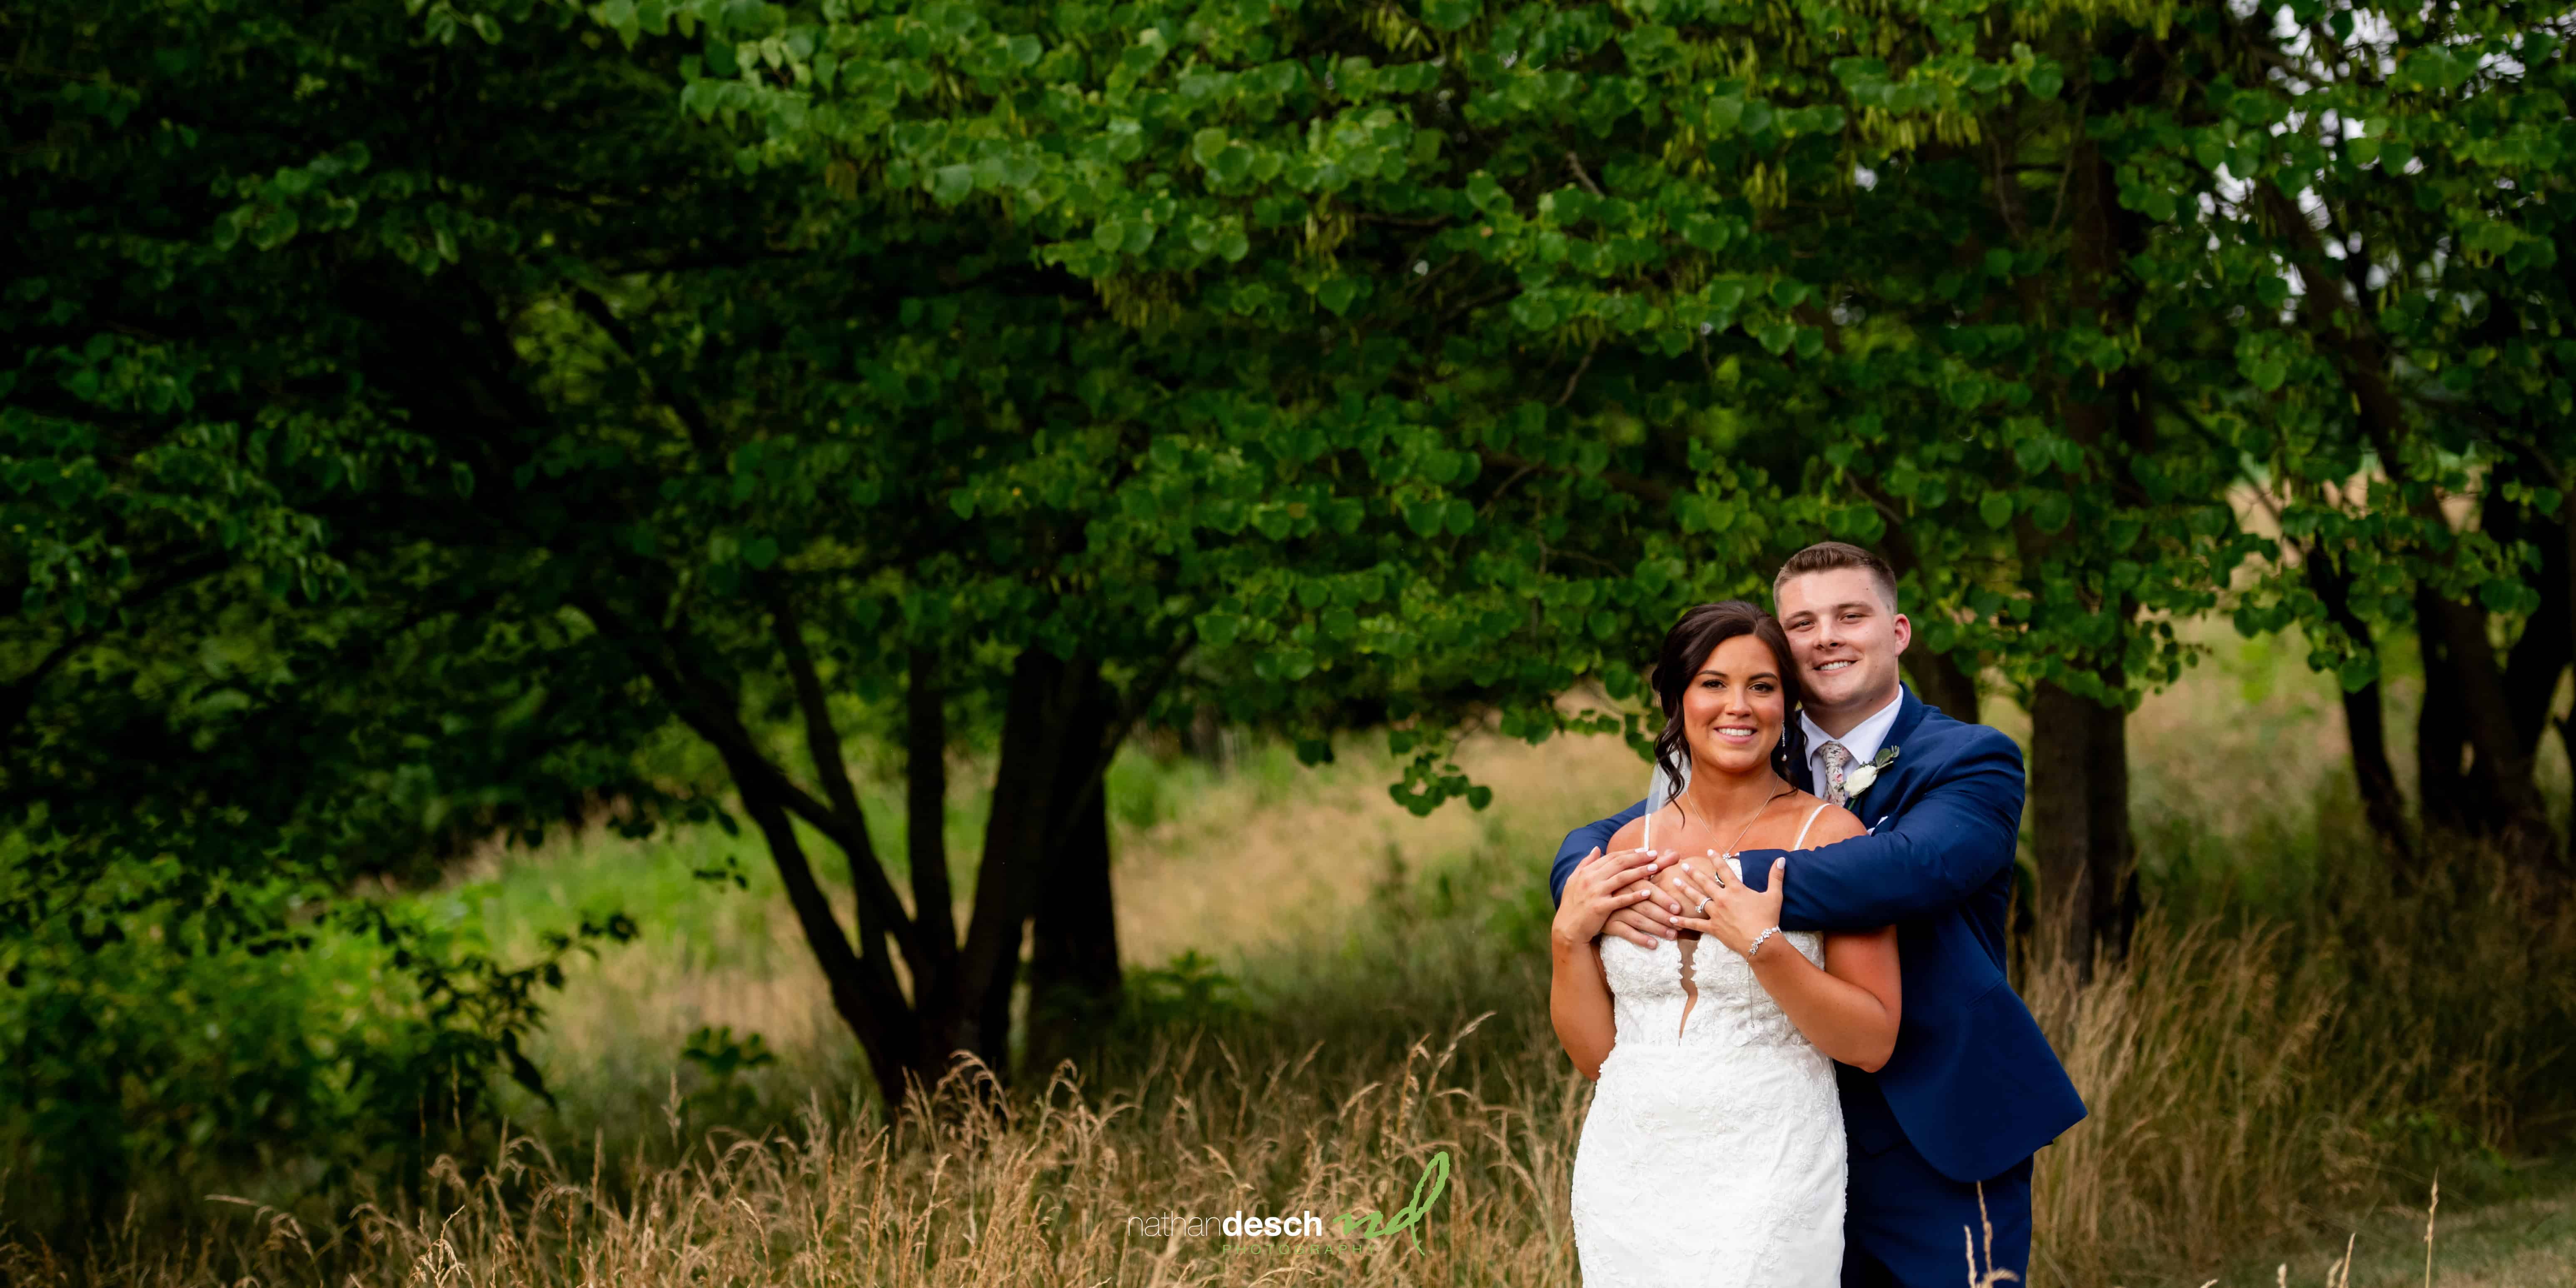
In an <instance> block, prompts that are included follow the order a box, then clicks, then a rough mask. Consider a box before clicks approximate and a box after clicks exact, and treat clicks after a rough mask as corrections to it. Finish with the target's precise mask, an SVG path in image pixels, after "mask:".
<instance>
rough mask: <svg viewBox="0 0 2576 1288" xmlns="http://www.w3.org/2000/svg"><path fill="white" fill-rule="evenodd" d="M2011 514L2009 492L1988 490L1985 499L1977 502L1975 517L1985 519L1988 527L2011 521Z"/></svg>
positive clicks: (2011, 504) (1995, 526) (2010, 495)
mask: <svg viewBox="0 0 2576 1288" xmlns="http://www.w3.org/2000/svg"><path fill="white" fill-rule="evenodd" d="M2012 516H2013V501H2012V494H2011V493H2009V492H1988V493H1986V495H1985V499H1983V500H1981V501H1979V502H1977V517H1978V518H1980V519H1983V520H1985V521H1986V526H1987V527H1989V528H2000V527H2002V526H2004V525H2005V524H2007V523H2010V522H2012Z"/></svg>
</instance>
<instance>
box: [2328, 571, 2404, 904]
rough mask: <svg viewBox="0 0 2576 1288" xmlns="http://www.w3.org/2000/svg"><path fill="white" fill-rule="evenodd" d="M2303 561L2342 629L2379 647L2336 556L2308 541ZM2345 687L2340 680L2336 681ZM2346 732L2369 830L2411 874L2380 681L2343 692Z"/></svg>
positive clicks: (2401, 796) (2360, 642) (2400, 869)
mask: <svg viewBox="0 0 2576 1288" xmlns="http://www.w3.org/2000/svg"><path fill="white" fill-rule="evenodd" d="M2303 562H2304V566H2305V570H2306V573H2307V578H2308V587H2309V589H2311V590H2313V591H2315V592H2316V595H2317V598H2318V599H2319V600H2320V601H2322V602H2323V603H2324V604H2325V608H2326V617H2327V618H2328V619H2329V620H2331V621H2333V622H2334V624H2335V625H2337V626H2339V627H2341V628H2343V632H2344V634H2346V635H2348V636H2350V637H2352V641H2353V643H2355V644H2357V645H2360V646H2361V647H2363V648H2366V649H2373V650H2376V648H2377V641H2376V639H2375V638H2374V637H2373V635H2372V632H2371V629H2370V623H2368V622H2365V621H2363V620H2362V619H2361V615H2360V614H2358V613H2356V612H2354V611H2353V608H2352V578H2351V576H2350V575H2349V574H2347V573H2345V572H2344V570H2343V569H2342V568H2340V567H2338V566H2336V564H2335V562H2334V559H2333V557H2332V556H2330V555H2329V554H2327V553H2326V552H2325V551H2324V550H2322V549H2320V548H2318V547H2315V546H2310V547H2309V548H2308V550H2307V553H2306V556H2305V559H2304V561H2303ZM2336 687H2337V688H2339V689H2340V688H2342V685H2341V684H2340V682H2338V684H2337V685H2336ZM2343 726H2344V736H2345V739H2346V741H2347V742H2349V743H2350V744H2351V746H2352V772H2353V777H2354V778H2355V779H2356V780H2358V783H2359V787H2360V790H2361V810H2362V815H2363V817H2364V818H2366V819H2368V820H2369V822H2370V830H2371V832H2372V833H2373V834H2375V835H2376V836H2378V838H2379V842H2380V844H2381V845H2383V846H2386V847H2387V848H2388V851H2389V852H2390V853H2391V854H2393V855H2395V856H2397V857H2398V858H2399V859H2400V860H2401V863H2400V865H2399V867H2398V869H2397V870H2398V872H2399V873H2400V875H2401V877H2402V876H2405V875H2408V871H2407V867H2406V865H2405V864H2404V863H2403V862H2402V861H2403V860H2409V859H2412V858H2413V857H2414V856H2415V846H2414V842H2413V840H2412V839H2411V838H2410V837H2409V836H2408V834H2407V831H2406V796H2405V793H2404V792H2403V791H2401V790H2399V788H2398V786H2397V772H2396V771H2395V770H2394V769H2392V768H2391V767H2390V766H2389V763H2388V727H2387V722H2386V717H2385V715H2384V714H2383V712H2382V710H2381V706H2380V698H2379V680H2378V679H2377V678H2376V677H2374V678H2373V679H2372V680H2371V681H2370V683H2368V684H2365V685H2363V686H2361V687H2360V688H2358V689H2349V690H2345V691H2344V694H2343Z"/></svg>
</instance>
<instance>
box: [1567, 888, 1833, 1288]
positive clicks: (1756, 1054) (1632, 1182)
mask: <svg viewBox="0 0 2576 1288" xmlns="http://www.w3.org/2000/svg"><path fill="white" fill-rule="evenodd" d="M1802 839H1803V838H1802ZM1727 863H1728V864H1729V866H1730V867H1731V868H1733V869H1734V871H1735V875H1736V877H1737V879H1739V880H1740V879H1741V878H1742V875H1743V873H1742V868H1741V865H1740V864H1738V863H1737V862H1736V860H1734V859H1731V858H1730V859H1728V860H1727ZM1773 938H1774V940H1775V941H1776V942H1773V943H1769V944H1766V945H1765V946H1764V947H1763V950H1762V951H1764V952H1766V953H1771V952H1778V951H1779V950H1780V947H1781V945H1782V944H1784V943H1785V944H1787V945H1788V946H1790V947H1792V948H1794V949H1796V950H1797V951H1798V952H1799V953H1800V954H1802V955H1803V956H1805V957H1806V958H1807V960H1809V961H1811V962H1815V963H1816V964H1818V965H1820V966H1821V965H1823V963H1824V941H1823V938H1822V936H1819V935H1816V934H1812V933H1809V932H1804V931H1784V932H1782V933H1781V934H1779V935H1776V936H1774V937H1773ZM1599 945H1600V952H1601V970H1602V975H1603V977H1604V978H1605V979H1606V980H1607V982H1608V983H1609V986H1610V992H1611V1009H1612V1019H1613V1022H1614V1026H1615V1036H1614V1038H1613V1040H1612V1043H1611V1048H1610V1054H1609V1056H1608V1057H1607V1058H1605V1059H1604V1060H1603V1061H1602V1063H1601V1080H1600V1082H1599V1084H1598V1085H1597V1086H1596V1087H1595V1088H1594V1090H1593V1095H1592V1104H1591V1108H1590V1110H1589V1111H1588V1112H1587V1113H1586V1114H1585V1116H1584V1120H1583V1137H1582V1140H1581V1142H1580V1143H1579V1144H1578V1145H1577V1146H1576V1148H1575V1156H1574V1186H1573V1195H1572V1204H1571V1206H1572V1215H1573V1218H1574V1237H1575V1246H1576V1251H1577V1253H1578V1256H1579V1259H1580V1261H1581V1265H1582V1270H1583V1282H1584V1286H1585V1288H1683V1286H1685V1285H1687V1286H1688V1288H1835V1286H1836V1285H1837V1284H1838V1282H1839V1280H1840V1277H1841V1264H1842V1222H1843V1186H1844V1176H1845V1160H1844V1146H1843V1119H1842V1103H1841V1101H1840V1100H1839V1099H1838V1098H1837V1096H1836V1093H1835V1088H1834V1073H1833V1063H1832V1062H1831V1061H1829V1060H1827V1059H1826V1058H1825V1055H1824V1053H1823V1052H1821V1051H1818V1050H1817V1049H1816V1048H1815V1046H1814V1045H1813V1044H1812V1043H1810V1042H1808V1041H1807V1038H1806V1036H1805V1035H1804V1034H1802V1033H1800V1032H1798V1029H1797V1026H1795V1025H1793V1024H1791V1023H1790V1022H1789V1017H1788V1016H1787V1015H1786V1014H1784V1013H1783V1012H1782V1011H1781V1010H1780V1007H1779V1005H1778V1004H1777V1003H1775V1002H1773V1001H1772V1000H1771V995H1770V994H1769V993H1768V992H1766V991H1764V990H1763V987H1762V984H1761V981H1759V980H1758V979H1756V978H1754V975H1753V966H1752V963H1750V962H1748V961H1746V960H1745V959H1744V958H1743V957H1742V956H1741V955H1740V954H1738V953H1737V952H1736V951H1735V950H1734V949H1732V948H1729V947H1727V946H1726V945H1725V944H1723V943H1720V942H1719V941H1717V940H1715V939H1711V938H1705V937H1703V938H1700V939H1696V940H1689V941H1672V940H1661V941H1658V942H1657V943H1656V945H1655V947H1653V948H1639V947H1638V946H1636V945H1635V944H1633V943H1630V942H1628V941H1627V940H1625V939H1622V938H1620V937H1618V936H1616V935H1605V936H1603V937H1602V938H1601V939H1600V940H1599Z"/></svg>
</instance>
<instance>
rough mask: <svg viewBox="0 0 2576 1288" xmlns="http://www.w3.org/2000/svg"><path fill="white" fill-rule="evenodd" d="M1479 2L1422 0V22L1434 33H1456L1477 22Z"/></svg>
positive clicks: (1475, 0) (1466, 0) (1468, 0)
mask: <svg viewBox="0 0 2576 1288" xmlns="http://www.w3.org/2000/svg"><path fill="white" fill-rule="evenodd" d="M1479 7H1480V6H1479V4H1478V3H1477V0H1422V22H1423V25H1424V26H1427V27H1429V28H1431V29H1432V30H1433V31H1456V30H1458V29H1460V28H1462V27H1465V26H1466V25H1467V24H1468V23H1471V22H1474V21H1475V20H1476V11H1477V9H1478V8H1479Z"/></svg>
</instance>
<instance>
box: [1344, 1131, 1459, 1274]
mask: <svg viewBox="0 0 2576 1288" xmlns="http://www.w3.org/2000/svg"><path fill="white" fill-rule="evenodd" d="M1426 1187H1427V1188H1428V1190H1429V1192H1428V1193H1425V1192H1424V1191H1425V1189H1426ZM1448 1188H1449V1151H1448V1150H1445V1149H1444V1150H1441V1151H1439V1152H1437V1153H1435V1154H1433V1155H1432V1156H1431V1161H1430V1162H1428V1163H1425V1164H1423V1165H1422V1176H1421V1179H1419V1180H1416V1181H1415V1182H1414V1183H1413V1199H1412V1201H1411V1202H1408V1203H1406V1204H1405V1205H1404V1206H1403V1207H1400V1208H1397V1209H1396V1210H1395V1214H1394V1215H1393V1216H1379V1215H1378V1214H1377V1213H1376V1212H1374V1211H1371V1212H1353V1213H1350V1214H1348V1215H1346V1216H1337V1217H1335V1218H1333V1224H1334V1225H1335V1226H1337V1227H1339V1228H1340V1230H1341V1231H1342V1233H1343V1234H1345V1235H1356V1236H1357V1237H1359V1238H1362V1239H1378V1238H1384V1237H1385V1236H1387V1235H1390V1234H1393V1233H1395V1232H1396V1231H1398V1230H1402V1231H1404V1236H1405V1237H1406V1238H1408V1239H1411V1240H1413V1246H1414V1247H1415V1248H1417V1249H1418V1248H1420V1247H1421V1246H1422V1235H1421V1234H1420V1233H1419V1232H1418V1231H1416V1230H1415V1229H1414V1227H1415V1226H1417V1225H1420V1224H1421V1223H1422V1217H1423V1215H1424V1214H1425V1213H1427V1212H1429V1211H1430V1210H1431V1205H1432V1204H1433V1203H1435V1202H1438V1201H1439V1199H1440V1193H1441V1191H1443V1190H1446V1189H1448Z"/></svg>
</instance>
